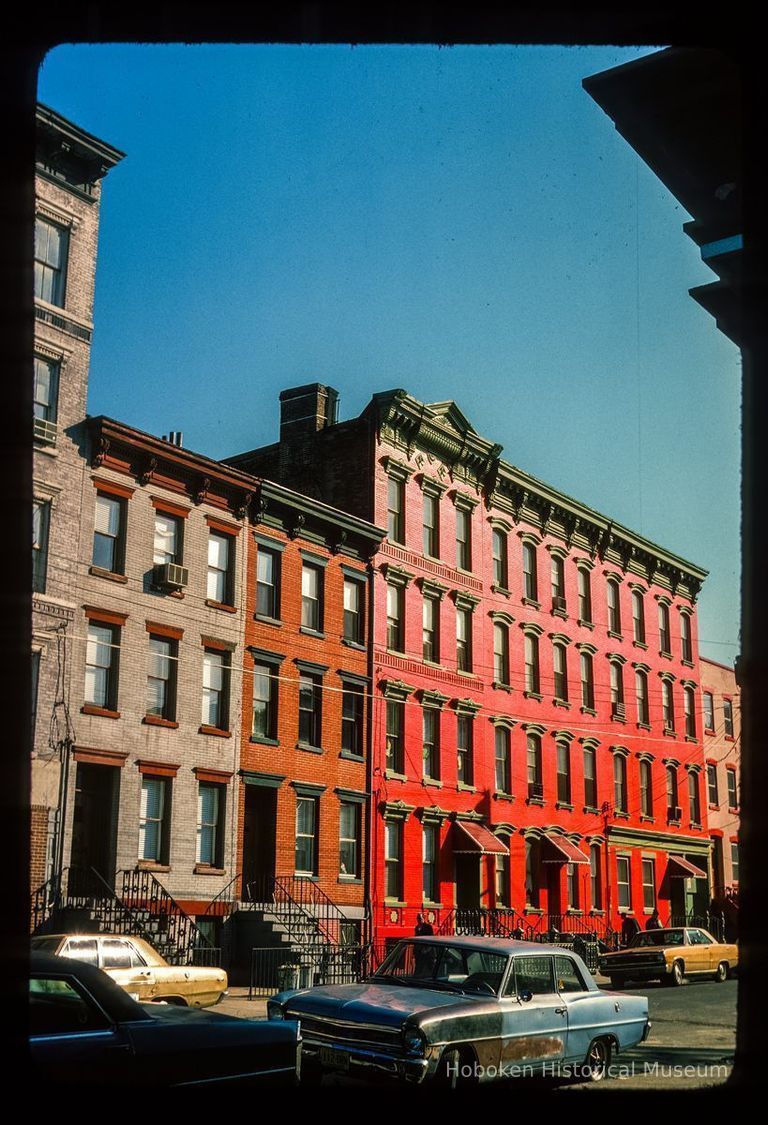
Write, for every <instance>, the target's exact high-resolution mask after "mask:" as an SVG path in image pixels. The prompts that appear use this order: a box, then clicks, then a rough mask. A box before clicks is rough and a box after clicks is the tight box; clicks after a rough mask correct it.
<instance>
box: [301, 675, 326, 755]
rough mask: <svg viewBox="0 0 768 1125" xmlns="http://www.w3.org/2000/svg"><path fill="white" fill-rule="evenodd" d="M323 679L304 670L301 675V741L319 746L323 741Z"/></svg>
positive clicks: (307, 744) (308, 744)
mask: <svg viewBox="0 0 768 1125" xmlns="http://www.w3.org/2000/svg"><path fill="white" fill-rule="evenodd" d="M322 694H323V693H322V681H321V678H320V676H313V675H310V674H309V673H307V672H302V673H301V675H300V676H299V743H300V744H301V745H302V746H315V747H319V746H320V745H321V741H322Z"/></svg>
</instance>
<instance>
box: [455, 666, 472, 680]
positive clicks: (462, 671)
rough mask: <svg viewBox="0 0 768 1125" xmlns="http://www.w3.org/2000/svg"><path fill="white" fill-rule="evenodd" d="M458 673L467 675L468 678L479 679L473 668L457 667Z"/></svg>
mask: <svg viewBox="0 0 768 1125" xmlns="http://www.w3.org/2000/svg"><path fill="white" fill-rule="evenodd" d="M456 675H457V676H466V678H467V679H468V680H475V679H477V676H476V674H475V673H474V672H473V671H472V669H471V668H457V669H456Z"/></svg>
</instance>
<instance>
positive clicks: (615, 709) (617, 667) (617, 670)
mask: <svg viewBox="0 0 768 1125" xmlns="http://www.w3.org/2000/svg"><path fill="white" fill-rule="evenodd" d="M610 692H611V714H612V715H614V716H618V717H621V718H623V717H624V669H623V668H622V666H621V664H620V663H619V661H618V660H612V661H611V687H610Z"/></svg>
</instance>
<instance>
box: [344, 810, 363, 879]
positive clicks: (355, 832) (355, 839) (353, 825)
mask: <svg viewBox="0 0 768 1125" xmlns="http://www.w3.org/2000/svg"><path fill="white" fill-rule="evenodd" d="M361 808H362V806H361V805H360V802H359V801H340V802H339V875H345V876H346V877H347V878H348V879H359V878H360V840H361V833H360V823H361V818H360V812H361Z"/></svg>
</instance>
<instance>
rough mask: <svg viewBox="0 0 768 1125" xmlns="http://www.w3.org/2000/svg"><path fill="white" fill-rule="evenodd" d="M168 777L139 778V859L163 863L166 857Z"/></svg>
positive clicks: (167, 839) (168, 802)
mask: <svg viewBox="0 0 768 1125" xmlns="http://www.w3.org/2000/svg"><path fill="white" fill-rule="evenodd" d="M169 798H170V778H167V777H147V776H146V775H144V776H142V779H141V808H140V812H139V859H146V860H150V861H152V862H153V863H165V862H167V859H168V842H169V835H170V834H169V832H168V822H169V815H168V814H169V809H170V799H169Z"/></svg>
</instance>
